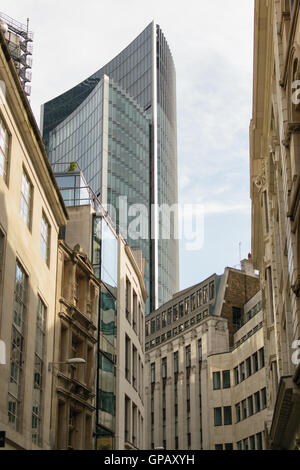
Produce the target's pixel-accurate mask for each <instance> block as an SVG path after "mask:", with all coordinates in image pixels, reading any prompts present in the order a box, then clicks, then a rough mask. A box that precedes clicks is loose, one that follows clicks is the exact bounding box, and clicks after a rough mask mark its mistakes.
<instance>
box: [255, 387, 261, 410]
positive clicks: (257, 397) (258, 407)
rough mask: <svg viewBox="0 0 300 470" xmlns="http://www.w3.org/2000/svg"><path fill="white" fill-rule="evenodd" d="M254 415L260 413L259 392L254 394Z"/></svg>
mask: <svg viewBox="0 0 300 470" xmlns="http://www.w3.org/2000/svg"><path fill="white" fill-rule="evenodd" d="M254 403H255V413H259V412H260V395H259V392H256V393H254Z"/></svg>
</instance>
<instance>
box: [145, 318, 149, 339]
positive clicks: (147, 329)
mask: <svg viewBox="0 0 300 470" xmlns="http://www.w3.org/2000/svg"><path fill="white" fill-rule="evenodd" d="M149 334H150V321H146V331H145V335H146V336H149Z"/></svg>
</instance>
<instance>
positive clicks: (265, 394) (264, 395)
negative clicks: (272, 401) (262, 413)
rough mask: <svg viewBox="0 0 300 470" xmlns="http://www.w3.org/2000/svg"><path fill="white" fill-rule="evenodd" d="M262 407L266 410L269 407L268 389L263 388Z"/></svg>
mask: <svg viewBox="0 0 300 470" xmlns="http://www.w3.org/2000/svg"><path fill="white" fill-rule="evenodd" d="M261 408H262V410H264V409H265V408H267V389H266V388H263V389H262V390H261Z"/></svg>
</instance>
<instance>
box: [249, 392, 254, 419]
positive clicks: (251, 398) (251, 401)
mask: <svg viewBox="0 0 300 470" xmlns="http://www.w3.org/2000/svg"><path fill="white" fill-rule="evenodd" d="M248 414H249V416H252V415H253V396H252V395H251V396H250V397H248Z"/></svg>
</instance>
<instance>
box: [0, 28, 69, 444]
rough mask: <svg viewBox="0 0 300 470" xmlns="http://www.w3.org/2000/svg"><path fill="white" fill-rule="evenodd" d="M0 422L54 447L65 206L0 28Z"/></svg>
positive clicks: (10, 431)
mask: <svg viewBox="0 0 300 470" xmlns="http://www.w3.org/2000/svg"><path fill="white" fill-rule="evenodd" d="M0 80H1V82H2V83H1V85H2V86H1V92H3V91H5V93H3V94H2V93H1V95H0V339H1V340H2V341H4V343H5V349H6V363H5V364H1V365H0V429H1V430H2V431H5V432H6V443H5V449H41V448H43V449H49V448H50V434H49V429H50V407H49V406H48V404H49V403H50V402H51V383H52V374H51V372H49V371H48V363H49V362H50V361H52V358H53V336H54V318H55V292H56V267H57V263H56V261H57V246H58V233H59V228H60V227H61V226H64V225H66V221H67V212H66V208H65V206H64V203H63V200H62V197H61V195H60V192H59V190H58V187H57V185H56V182H55V178H54V175H53V173H52V171H51V167H50V165H49V162H48V158H47V155H46V153H45V149H44V146H43V143H42V138H41V135H40V133H39V130H38V127H37V124H36V122H35V120H34V117H33V114H32V111H31V109H30V106H29V104H28V101H27V97H26V95H25V92H24V90H23V88H22V86H21V83H20V80H19V77H18V74H17V71H16V69H15V66H14V63H13V60H12V58H11V56H10V53H9V49H8V47H7V44H6V41H5V39H4V36H3V35H2V33H1V32H0Z"/></svg>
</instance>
